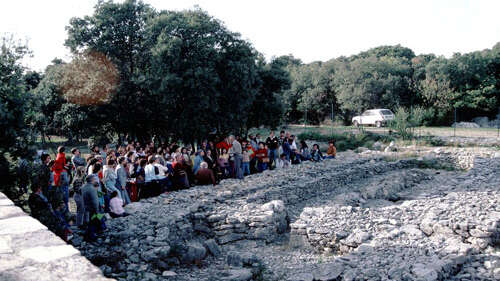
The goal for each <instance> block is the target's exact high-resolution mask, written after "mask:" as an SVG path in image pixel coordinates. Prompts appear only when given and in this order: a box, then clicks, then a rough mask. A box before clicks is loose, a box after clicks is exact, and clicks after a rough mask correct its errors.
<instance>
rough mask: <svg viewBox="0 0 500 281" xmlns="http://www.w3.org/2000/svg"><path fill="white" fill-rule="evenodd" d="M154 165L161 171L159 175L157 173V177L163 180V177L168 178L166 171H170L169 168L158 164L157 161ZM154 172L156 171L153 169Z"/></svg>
mask: <svg viewBox="0 0 500 281" xmlns="http://www.w3.org/2000/svg"><path fill="white" fill-rule="evenodd" d="M154 166H155V167H158V171H159V173H158V175H156V179H157V180H162V179H164V178H166V176H165V172H168V168H167V167H165V166H163V165H161V164H156V163H155V164H154ZM153 172H154V170H153Z"/></svg>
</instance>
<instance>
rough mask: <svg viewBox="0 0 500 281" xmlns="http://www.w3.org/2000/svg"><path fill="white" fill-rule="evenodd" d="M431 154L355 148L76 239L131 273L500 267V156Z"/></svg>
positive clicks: (113, 273) (125, 275)
mask: <svg viewBox="0 0 500 281" xmlns="http://www.w3.org/2000/svg"><path fill="white" fill-rule="evenodd" d="M398 151H399V149H398ZM391 153H396V152H391ZM455 156H456V155H455V154H446V153H444V152H443V153H437V152H434V154H433V155H432V158H433V159H436V160H435V161H438V162H439V161H450V159H451V158H453V159H456V157H455ZM429 157H430V156H429ZM455 161H457V160H455ZM470 161H472V160H470ZM428 162H429V159H424V158H423V157H421V158H420V160H419V159H417V158H414V159H405V160H399V161H394V162H388V161H385V160H383V158H382V157H380V155H363V157H360V156H359V155H358V154H353V153H344V154H339V157H338V158H337V159H334V160H328V161H324V162H322V163H305V164H302V165H297V166H294V167H293V168H292V169H290V170H279V171H268V172H264V173H262V174H258V175H252V176H249V177H247V178H246V179H245V180H244V181H238V180H225V181H223V182H222V183H221V185H219V186H217V187H215V188H212V187H208V186H202V187H200V186H198V187H194V188H192V189H189V190H183V191H179V192H175V193H170V194H163V195H161V196H159V197H157V198H152V199H148V200H144V201H141V202H139V203H133V204H131V205H129V206H128V207H127V209H128V211H129V212H132V213H133V215H131V216H129V217H126V218H119V219H113V220H111V221H108V227H109V230H108V231H107V236H106V237H104V238H102V239H101V241H99V242H98V243H95V244H93V243H86V242H83V241H76V245H77V247H79V249H80V250H81V251H82V253H83V254H84V255H85V256H86V257H88V258H89V259H90V260H91V261H92V262H93V263H94V264H95V265H98V266H100V267H101V269H102V270H103V272H104V273H105V275H106V276H108V277H114V278H117V279H119V280H163V279H165V278H170V279H172V280H251V279H263V278H264V279H269V280H286V279H289V280H337V279H342V280H365V279H388V278H391V279H394V280H401V279H423V280H438V279H443V278H445V279H454V278H456V279H459V277H460V276H464V275H467V274H469V275H470V276H472V275H474V276H481V277H484V278H497V277H500V270H498V264H499V261H498V259H497V258H498V255H500V253H499V252H498V249H497V248H495V247H497V246H498V244H499V242H500V237H499V235H500V207H499V204H498V203H499V202H500V190H499V189H500V180H499V179H498V177H497V176H495V175H497V174H498V172H500V159H497V158H488V159H486V158H485V159H478V158H475V160H474V165H470V166H473V168H472V169H470V171H468V172H466V173H465V172H462V171H443V170H435V169H427V168H429V166H428ZM422 163H426V165H422ZM457 163H458V162H457ZM424 167H425V168H426V169H422V168H424ZM430 168H432V166H431V167H430ZM478 263H479V266H476V265H477V264H478Z"/></svg>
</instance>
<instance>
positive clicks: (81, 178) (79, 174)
mask: <svg viewBox="0 0 500 281" xmlns="http://www.w3.org/2000/svg"><path fill="white" fill-rule="evenodd" d="M84 183H85V166H80V167H78V168H77V169H76V175H75V177H74V178H73V192H74V195H73V199H74V200H75V203H76V225H77V226H78V228H80V229H83V227H84V225H85V224H86V223H87V222H88V220H89V218H88V217H87V215H86V212H85V205H84V203H83V197H82V186H83V185H84Z"/></svg>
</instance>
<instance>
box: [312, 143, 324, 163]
mask: <svg viewBox="0 0 500 281" xmlns="http://www.w3.org/2000/svg"><path fill="white" fill-rule="evenodd" d="M311 161H313V162H321V161H323V154H322V153H321V151H320V150H319V145H318V144H314V145H313V149H312V151H311Z"/></svg>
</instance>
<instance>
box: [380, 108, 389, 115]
mask: <svg viewBox="0 0 500 281" xmlns="http://www.w3.org/2000/svg"><path fill="white" fill-rule="evenodd" d="M380 113H382V115H392V111H390V110H388V109H384V110H381V111H380Z"/></svg>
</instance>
